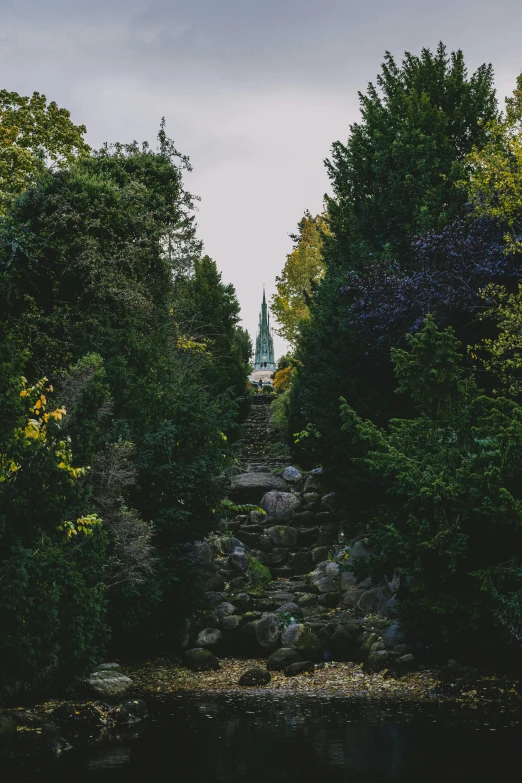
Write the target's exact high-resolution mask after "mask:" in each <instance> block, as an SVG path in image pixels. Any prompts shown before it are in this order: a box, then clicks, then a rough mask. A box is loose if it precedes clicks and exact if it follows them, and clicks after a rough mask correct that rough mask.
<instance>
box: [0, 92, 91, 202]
mask: <svg viewBox="0 0 522 783" xmlns="http://www.w3.org/2000/svg"><path fill="white" fill-rule="evenodd" d="M85 132H86V128H85V125H74V124H73V123H72V122H71V117H70V114H69V112H68V111H67V110H66V109H60V108H59V107H58V106H57V104H56V103H55V102H54V101H51V102H50V103H47V98H46V97H45V95H42V94H40V93H38V92H34V93H33V94H32V96H31V97H25V96H21V95H18V93H16V92H9V91H8V90H0V214H1V213H3V212H5V210H6V209H7V207H8V206H9V205H10V204H11V203H12V202H13V200H14V199H15V198H16V197H17V196H19V195H20V194H21V193H22V192H23V191H24V190H25V188H26V187H27V186H28V185H30V184H32V183H34V181H35V178H36V177H38V176H39V175H40V174H42V172H43V171H45V169H46V167H47V166H48V165H51V166H57V167H58V168H66V167H67V166H68V165H69V164H70V163H72V162H73V161H74V160H76V158H77V157H78V156H79V155H84V154H86V153H88V152H89V147H88V146H87V144H86V143H85V141H84V139H83V136H84V134H85Z"/></svg>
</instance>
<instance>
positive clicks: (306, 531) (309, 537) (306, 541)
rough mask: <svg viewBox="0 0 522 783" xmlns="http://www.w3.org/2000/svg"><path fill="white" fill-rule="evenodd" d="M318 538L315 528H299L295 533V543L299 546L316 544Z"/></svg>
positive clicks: (317, 530) (317, 531) (316, 528)
mask: <svg viewBox="0 0 522 783" xmlns="http://www.w3.org/2000/svg"><path fill="white" fill-rule="evenodd" d="M318 536H319V528H318V527H317V526H315V525H314V526H313V527H304V528H303V527H300V528H299V529H298V531H297V543H298V545H299V546H313V545H314V544H315V543H316V541H317V538H318ZM310 559H311V557H310Z"/></svg>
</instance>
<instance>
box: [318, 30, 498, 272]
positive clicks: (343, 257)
mask: <svg viewBox="0 0 522 783" xmlns="http://www.w3.org/2000/svg"><path fill="white" fill-rule="evenodd" d="M359 97H360V104H361V115H362V119H361V122H359V123H354V124H353V125H352V126H351V128H350V138H349V139H348V142H347V144H342V143H341V142H340V141H337V142H335V143H334V145H333V148H332V158H331V161H329V162H328V163H327V169H328V173H329V176H330V179H331V181H332V185H333V189H334V197H333V198H331V199H328V201H327V207H328V210H327V220H328V223H329V227H330V230H331V232H332V235H331V237H325V260H326V263H327V266H328V265H332V264H334V265H336V266H337V265H339V264H340V265H341V266H343V267H344V268H346V266H347V265H349V266H350V267H351V268H361V267H363V266H365V265H366V264H367V263H368V261H369V260H370V259H371V258H374V257H375V256H376V255H377V256H379V255H381V254H385V255H386V256H387V257H388V258H390V257H391V258H394V259H398V260H400V261H401V264H408V263H411V261H412V254H411V248H410V238H411V237H412V236H415V235H416V234H419V233H422V232H424V231H427V230H429V229H441V228H442V227H443V226H444V225H446V224H447V223H448V222H450V221H452V220H454V219H455V218H457V217H459V216H460V215H461V214H462V212H463V207H464V204H465V203H466V199H467V196H466V193H465V191H462V190H459V189H458V188H457V187H456V183H457V182H461V181H462V180H465V179H467V169H466V163H467V161H466V155H467V154H468V153H470V152H471V151H472V149H473V147H474V146H477V147H478V148H480V147H482V146H484V144H485V142H486V141H487V139H488V137H489V133H490V132H489V127H488V122H490V121H492V120H495V119H496V118H497V116H498V113H497V105H496V99H495V90H494V88H493V70H492V67H491V65H481V66H480V67H479V68H478V69H477V71H476V72H475V73H474V74H473V75H472V76H471V77H468V74H467V70H466V66H465V63H464V56H463V53H462V51H460V50H459V51H457V52H452V53H451V54H450V55H448V53H447V51H446V48H445V46H444V45H443V44H442V43H440V44H439V46H438V48H437V51H436V52H435V53H432V52H431V51H430V50H429V49H423V50H422V52H421V55H420V56H416V55H413V54H410V53H409V52H407V53H406V54H405V56H404V60H403V62H402V64H401V65H400V66H399V65H398V64H397V63H396V62H395V60H394V58H393V57H392V55H391V54H390V53H389V52H387V53H386V55H385V58H384V63H383V64H382V69H381V72H380V74H379V75H378V76H377V86H375V85H373V84H371V83H370V84H369V85H368V89H367V92H366V94H362V93H360V95H359Z"/></svg>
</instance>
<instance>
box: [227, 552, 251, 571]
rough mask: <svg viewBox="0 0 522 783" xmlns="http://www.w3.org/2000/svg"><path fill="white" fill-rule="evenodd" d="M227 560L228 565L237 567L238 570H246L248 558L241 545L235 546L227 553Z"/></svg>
mask: <svg viewBox="0 0 522 783" xmlns="http://www.w3.org/2000/svg"><path fill="white" fill-rule="evenodd" d="M229 562H230V565H231V566H232V567H233V568H237V570H238V571H246V570H247V568H248V560H247V556H246V554H245V550H244V549H243V548H242V547H241V548H239V547H236V548H235V549H234V551H233V552H232V553H231V554H230V555H229Z"/></svg>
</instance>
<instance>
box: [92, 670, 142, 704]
mask: <svg viewBox="0 0 522 783" xmlns="http://www.w3.org/2000/svg"><path fill="white" fill-rule="evenodd" d="M86 683H87V685H88V686H89V688H90V690H91V691H92V692H93V693H95V694H96V696H101V697H102V698H104V699H107V698H109V699H112V698H119V697H120V696H122V695H123V694H124V693H126V691H128V690H129V688H130V687H131V685H132V680H131V678H130V677H126V676H125V675H124V674H121V673H120V672H117V671H96V672H92V674H90V675H89V676H88V677H87V680H86Z"/></svg>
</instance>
